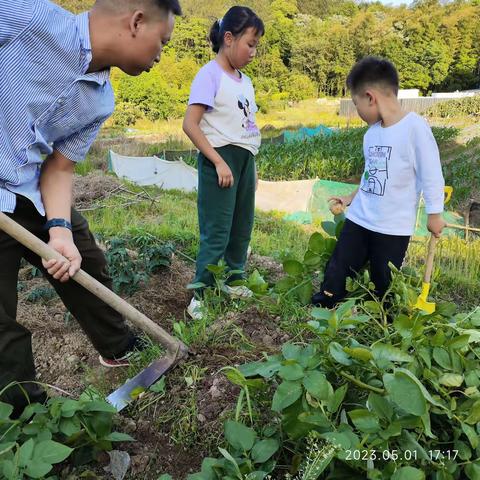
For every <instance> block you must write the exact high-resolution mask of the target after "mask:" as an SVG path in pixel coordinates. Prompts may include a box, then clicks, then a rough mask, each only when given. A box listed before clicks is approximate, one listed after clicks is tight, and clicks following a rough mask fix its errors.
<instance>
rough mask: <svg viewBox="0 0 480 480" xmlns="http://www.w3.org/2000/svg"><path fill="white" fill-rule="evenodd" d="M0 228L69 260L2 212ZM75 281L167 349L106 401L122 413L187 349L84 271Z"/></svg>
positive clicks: (43, 255) (40, 253) (44, 255)
mask: <svg viewBox="0 0 480 480" xmlns="http://www.w3.org/2000/svg"><path fill="white" fill-rule="evenodd" d="M0 229H1V230H3V231H4V232H6V233H7V234H8V235H10V236H11V237H13V238H14V239H15V240H17V241H18V242H19V243H21V244H22V245H23V246H25V247H27V248H28V249H29V250H31V251H32V252H34V253H36V254H37V255H38V256H40V257H41V258H43V259H44V260H47V261H48V260H51V259H55V260H61V261H66V259H65V258H64V257H63V256H62V255H61V254H60V253H58V252H56V251H55V250H53V249H52V248H51V247H49V246H48V245H47V244H46V243H44V242H42V240H40V239H39V238H37V237H36V236H35V235H33V234H32V233H30V232H29V231H28V230H26V229H25V228H23V227H22V226H21V225H19V224H18V223H16V222H15V221H14V220H12V219H11V218H10V217H8V216H7V215H5V214H4V213H2V212H0ZM72 279H73V280H75V281H76V282H77V283H78V284H80V285H81V286H82V287H84V288H85V289H87V290H88V291H89V292H91V293H93V294H94V295H95V296H97V297H98V298H100V299H101V300H103V301H104V302H105V303H106V304H107V305H109V306H110V307H112V308H113V309H114V310H116V311H117V312H118V313H120V314H121V315H122V316H123V317H125V318H126V319H128V320H129V321H130V322H131V323H132V324H133V325H135V326H136V327H138V328H140V329H141V330H143V331H144V332H145V333H146V334H147V335H149V336H150V337H151V338H152V339H153V340H156V341H158V342H159V343H160V344H161V345H163V346H164V347H165V348H166V349H167V355H166V356H165V357H163V358H160V359H158V360H155V361H154V362H153V363H152V364H150V366H148V367H147V368H146V369H145V370H143V371H142V372H140V373H139V374H138V375H137V376H135V377H134V378H132V379H130V380H128V381H127V382H126V383H125V384H124V385H123V386H121V387H120V388H119V389H118V390H116V391H115V392H113V393H112V394H111V395H110V396H109V397H108V398H107V400H108V401H109V402H110V403H111V404H112V405H113V406H114V407H116V408H117V410H118V411H120V410H122V409H123V408H124V407H126V406H127V405H128V404H129V403H130V402H131V401H133V400H135V398H136V397H137V396H138V393H141V392H143V391H145V390H146V389H147V388H148V387H150V386H151V385H152V384H153V383H155V382H156V380H158V379H159V378H160V377H161V376H162V375H164V374H165V373H166V372H167V371H168V370H170V369H171V368H173V367H174V366H175V365H176V364H177V363H178V362H179V361H180V360H181V359H182V358H183V357H184V356H186V354H187V347H186V346H185V345H184V344H183V343H182V342H181V341H180V340H178V339H176V338H174V337H172V336H171V335H169V334H168V333H167V332H166V331H165V330H163V328H162V327H160V326H159V325H157V324H156V323H154V322H152V320H150V319H149V318H148V317H146V316H145V315H144V314H143V313H141V312H139V311H138V310H137V309H136V308H134V307H132V306H131V305H130V304H129V303H127V302H126V301H125V300H123V298H121V297H119V296H118V295H116V294H115V293H113V292H112V291H111V290H109V289H108V288H107V287H105V286H104V285H102V284H101V283H100V282H99V281H98V280H96V279H95V278H93V277H92V276H91V275H89V274H88V273H86V272H84V271H83V270H79V271H78V272H77V273H76V274H75V275H74V276H73V277H72Z"/></svg>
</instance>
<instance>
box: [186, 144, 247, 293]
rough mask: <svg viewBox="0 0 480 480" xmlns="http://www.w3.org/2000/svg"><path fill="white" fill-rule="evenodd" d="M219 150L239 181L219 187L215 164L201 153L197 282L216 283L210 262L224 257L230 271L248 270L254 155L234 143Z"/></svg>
mask: <svg viewBox="0 0 480 480" xmlns="http://www.w3.org/2000/svg"><path fill="white" fill-rule="evenodd" d="M216 150H217V152H218V153H219V154H220V156H221V157H222V158H223V159H224V160H225V162H226V163H227V164H228V166H229V167H230V169H231V170H232V173H233V177H234V180H235V183H234V186H233V187H231V188H221V187H219V186H218V175H217V171H216V169H215V165H214V164H213V163H212V162H210V160H208V159H207V158H206V157H205V156H204V155H202V154H200V155H199V156H198V222H199V226H200V250H199V252H198V256H197V273H196V276H195V282H201V283H204V284H205V285H212V284H213V275H212V274H211V273H210V272H209V271H208V270H207V267H208V265H217V264H218V262H219V261H220V260H221V259H222V258H223V259H225V263H226V264H227V266H228V267H229V269H230V270H244V269H245V263H246V261H247V251H248V245H249V243H250V238H251V235H252V229H253V222H254V214H255V158H254V156H253V155H252V153H251V152H249V151H248V150H246V149H244V148H241V147H237V146H233V145H227V146H225V147H221V148H217V149H216ZM236 279H238V277H237V278H234V277H231V278H230V280H236ZM197 294H201V292H199V291H197Z"/></svg>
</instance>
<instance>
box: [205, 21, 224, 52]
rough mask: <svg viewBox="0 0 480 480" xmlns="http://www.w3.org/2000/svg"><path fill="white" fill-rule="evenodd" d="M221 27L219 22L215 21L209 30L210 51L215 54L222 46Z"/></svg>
mask: <svg viewBox="0 0 480 480" xmlns="http://www.w3.org/2000/svg"><path fill="white" fill-rule="evenodd" d="M221 35H222V25H221V20H217V21H216V22H215V23H214V24H213V25H212V28H211V29H210V35H209V37H208V38H209V40H210V43H211V44H212V49H213V51H214V52H215V53H218V52H219V51H220V47H221V46H222V43H223V39H222V36H221Z"/></svg>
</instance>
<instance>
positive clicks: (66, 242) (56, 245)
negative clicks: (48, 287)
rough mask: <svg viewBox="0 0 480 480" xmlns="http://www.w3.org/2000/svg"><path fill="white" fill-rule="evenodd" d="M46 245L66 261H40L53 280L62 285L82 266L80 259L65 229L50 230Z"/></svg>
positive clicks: (69, 234)
mask: <svg viewBox="0 0 480 480" xmlns="http://www.w3.org/2000/svg"><path fill="white" fill-rule="evenodd" d="M48 245H49V246H50V247H52V248H53V249H54V250H56V251H57V252H58V253H60V254H62V255H63V256H64V257H65V258H66V259H67V260H68V261H67V262H61V261H57V260H50V261H48V262H46V261H45V260H42V263H43V266H44V267H45V268H46V269H47V272H48V273H49V274H50V275H52V276H53V278H54V279H55V280H59V281H60V282H62V283H64V282H67V281H68V280H69V279H70V278H71V277H73V276H74V275H75V274H76V273H77V272H78V271H79V270H80V266H81V264H82V257H81V256H80V252H79V251H78V249H77V247H76V246H75V244H74V243H73V237H72V233H71V232H70V231H69V230H67V229H65V228H51V229H50V241H49V242H48Z"/></svg>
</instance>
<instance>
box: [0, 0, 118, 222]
mask: <svg viewBox="0 0 480 480" xmlns="http://www.w3.org/2000/svg"><path fill="white" fill-rule="evenodd" d="M91 59H92V52H91V45H90V34H89V17H88V12H86V13H83V14H81V15H78V16H76V15H73V14H72V13H70V12H67V11H66V10H63V9H62V8H60V7H58V6H57V5H55V4H53V3H51V2H50V1H48V0H15V2H11V1H10V0H0V211H3V212H13V211H14V210H15V205H16V194H18V195H23V196H25V197H27V198H29V199H30V200H31V201H32V202H33V203H34V205H35V206H36V208H37V210H38V211H39V212H40V214H42V215H44V214H45V209H44V206H43V203H42V199H41V195H40V190H39V178H40V167H41V164H42V161H43V160H44V158H45V155H50V154H51V153H52V152H53V151H54V150H57V151H58V152H60V153H61V154H63V155H64V156H65V157H67V158H69V159H70V160H72V161H73V162H79V161H82V160H83V159H84V158H85V156H86V154H87V152H88V150H89V148H90V146H91V144H92V143H93V141H94V139H95V137H96V135H97V133H98V131H99V129H100V127H101V125H102V123H103V122H104V121H105V120H106V119H107V118H108V117H109V116H110V115H111V114H112V112H113V108H114V97H113V90H112V86H111V84H110V79H109V78H110V70H103V71H100V72H95V73H86V72H87V70H88V67H89V64H90V62H91Z"/></svg>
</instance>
